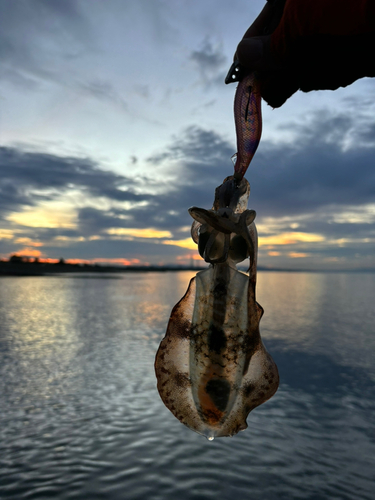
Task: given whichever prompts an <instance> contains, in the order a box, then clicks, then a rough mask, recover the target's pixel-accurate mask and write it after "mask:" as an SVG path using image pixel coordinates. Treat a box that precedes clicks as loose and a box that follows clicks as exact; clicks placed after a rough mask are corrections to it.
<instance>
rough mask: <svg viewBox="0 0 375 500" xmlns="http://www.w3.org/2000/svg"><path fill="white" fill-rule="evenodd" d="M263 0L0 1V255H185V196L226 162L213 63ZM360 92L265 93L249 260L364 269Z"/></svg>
mask: <svg viewBox="0 0 375 500" xmlns="http://www.w3.org/2000/svg"><path fill="white" fill-rule="evenodd" d="M263 4H264V2H263V1H258V0H253V1H252V2H249V1H247V0H231V1H230V2H228V1H227V0H200V1H197V0H63V1H62V0H17V1H10V0H0V23H1V25H0V51H1V71H0V79H1V90H0V102H1V105H0V145H1V147H0V258H8V257H9V256H10V255H12V254H18V255H23V256H29V257H38V258H41V259H43V258H45V259H47V258H49V259H59V258H64V259H65V260H67V261H71V262H80V261H82V262H97V263H113V264H125V265H128V264H141V265H154V264H156V265H167V264H181V265H185V264H190V263H191V262H193V261H194V262H196V265H197V266H199V265H200V262H201V259H200V257H199V255H198V252H197V251H196V245H195V244H194V243H193V241H192V240H191V238H190V226H191V223H192V219H191V217H190V215H189V213H188V211H187V210H188V208H189V207H191V206H193V205H195V206H199V207H202V208H207V209H209V208H211V206H212V202H213V199H214V190H215V187H216V186H218V185H219V184H221V183H222V181H223V179H224V178H225V177H226V176H228V175H231V174H232V173H233V164H232V161H231V156H232V155H233V154H234V153H235V152H236V137H235V128H234V118H233V99H234V93H235V84H232V85H225V84H224V77H225V75H226V73H227V71H228V69H229V66H230V64H231V61H232V58H233V53H234V51H235V48H236V46H237V44H238V42H239V41H240V39H241V38H242V35H243V33H244V32H245V31H246V30H247V28H248V27H249V25H250V24H251V23H252V21H253V20H254V18H255V17H256V16H257V14H258V13H259V11H260V10H261V9H262V7H263ZM374 97H375V79H368V78H365V79H362V80H360V81H357V82H355V83H354V84H353V85H351V86H349V87H347V88H345V89H338V90H337V91H335V92H332V91H319V92H310V93H308V94H305V93H302V92H298V93H297V94H295V95H294V96H293V97H292V98H290V99H289V100H288V101H287V102H286V104H285V105H284V106H283V107H282V108H279V109H275V110H274V109H272V108H270V107H269V106H267V105H266V104H265V103H263V135H262V140H261V143H260V146H259V148H258V151H257V153H256V155H255V157H254V159H253V161H252V163H251V165H250V167H249V169H248V172H247V174H246V178H247V179H248V180H249V182H250V185H251V194H250V199H249V208H251V209H254V210H255V211H256V212H257V216H256V219H255V223H256V225H257V228H258V234H259V245H260V246H259V266H262V267H269V268H281V269H306V270H341V269H342V270H346V269H373V270H375V168H374V163H375V99H374Z"/></svg>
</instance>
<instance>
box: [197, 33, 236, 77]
mask: <svg viewBox="0 0 375 500" xmlns="http://www.w3.org/2000/svg"><path fill="white" fill-rule="evenodd" d="M190 60H191V61H193V62H194V63H195V64H196V65H197V67H198V70H199V73H200V76H201V79H202V82H203V83H204V84H205V85H208V84H212V83H214V84H216V83H220V84H221V85H222V84H223V81H224V72H223V67H224V66H225V64H226V62H227V58H226V57H225V55H224V52H223V47H222V46H221V44H219V43H216V44H214V43H213V42H212V40H210V39H209V38H205V39H204V40H203V41H202V43H201V45H200V47H199V49H196V50H193V51H192V52H191V53H190Z"/></svg>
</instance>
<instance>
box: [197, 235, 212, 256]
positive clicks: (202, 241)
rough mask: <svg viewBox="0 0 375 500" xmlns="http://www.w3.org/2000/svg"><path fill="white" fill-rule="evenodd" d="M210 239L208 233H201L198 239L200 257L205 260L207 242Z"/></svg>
mask: <svg viewBox="0 0 375 500" xmlns="http://www.w3.org/2000/svg"><path fill="white" fill-rule="evenodd" d="M209 238H210V233H209V232H208V231H204V232H203V231H199V237H198V252H199V255H200V256H201V257H202V259H204V250H205V248H206V245H207V242H208V240H209Z"/></svg>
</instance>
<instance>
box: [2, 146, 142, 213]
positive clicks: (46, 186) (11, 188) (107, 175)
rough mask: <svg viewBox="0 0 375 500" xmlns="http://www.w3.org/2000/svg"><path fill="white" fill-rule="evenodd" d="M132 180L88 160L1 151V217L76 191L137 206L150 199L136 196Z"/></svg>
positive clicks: (134, 184) (12, 149)
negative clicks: (66, 192) (75, 189)
mask: <svg viewBox="0 0 375 500" xmlns="http://www.w3.org/2000/svg"><path fill="white" fill-rule="evenodd" d="M135 187H136V183H135V181H134V180H133V179H131V178H128V177H125V176H122V175H119V174H115V173H114V172H110V171H106V170H102V169H100V168H99V167H98V165H97V164H96V163H95V162H93V161H92V160H89V159H84V158H63V157H59V156H55V155H50V154H44V153H31V152H23V151H21V150H18V149H16V148H8V147H1V148H0V214H1V212H2V213H7V212H9V211H11V210H16V209H17V208H18V209H19V208H20V207H21V206H24V205H29V206H33V205H35V204H36V203H37V201H40V199H45V200H52V199H55V198H56V197H57V196H59V195H61V193H62V192H63V191H67V190H71V189H74V188H77V189H79V190H81V191H83V192H84V193H87V194H88V195H90V196H94V197H106V198H109V199H110V200H116V201H131V202H140V201H145V200H148V199H149V198H151V196H150V195H147V194H138V193H137V192H136V191H135V190H134V188H135Z"/></svg>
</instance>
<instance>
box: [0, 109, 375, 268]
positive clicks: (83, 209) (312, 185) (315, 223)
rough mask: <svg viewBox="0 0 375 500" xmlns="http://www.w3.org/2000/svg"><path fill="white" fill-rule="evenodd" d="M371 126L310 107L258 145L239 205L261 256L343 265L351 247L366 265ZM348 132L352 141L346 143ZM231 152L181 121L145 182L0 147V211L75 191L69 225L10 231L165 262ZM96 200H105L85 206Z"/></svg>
mask: <svg viewBox="0 0 375 500" xmlns="http://www.w3.org/2000/svg"><path fill="white" fill-rule="evenodd" d="M291 127H295V125H291ZM373 129H374V122H373V120H371V119H370V118H364V119H362V120H361V121H359V122H357V123H356V122H355V120H351V119H347V120H346V119H345V116H344V115H340V114H332V115H328V114H326V115H325V119H324V123H323V124H322V123H321V122H320V120H319V119H318V117H317V116H316V115H315V114H314V115H312V116H311V117H310V118H308V119H306V123H305V124H304V125H303V126H301V127H300V128H298V129H296V131H295V133H296V140H295V141H294V142H293V143H289V144H279V143H278V144H275V143H271V142H267V141H263V142H262V143H261V146H260V148H259V151H258V152H257V154H256V156H255V158H254V161H253V163H252V164H251V166H250V169H249V172H248V175H247V177H248V178H249V179H250V181H251V185H252V192H251V196H250V202H249V207H250V208H253V209H255V210H256V211H257V213H258V215H257V219H256V223H257V224H258V227H259V230H260V235H261V237H260V244H261V247H260V252H261V256H262V259H265V262H267V259H276V258H277V259H280V262H284V261H283V260H282V259H286V260H285V262H287V259H292V260H294V261H298V262H299V264H298V265H301V264H300V263H301V262H302V261H303V262H307V263H309V262H310V263H311V262H315V263H319V262H322V261H323V260H324V259H326V262H327V265H328V263H329V262H331V264H332V263H333V262H339V263H340V264H342V262H343V259H344V260H345V259H346V261H347V262H349V261H350V258H351V257H353V256H354V255H355V254H356V255H357V256H360V258H361V259H362V260H363V262H368V263H372V260H371V259H373V258H372V257H371V254H374V253H375V252H374V248H375V203H374V200H375V197H374V194H375V171H374V168H373V165H374V156H375V145H374V144H373V137H372V131H373ZM360 131H361V132H360ZM348 135H350V137H351V138H352V139H353V140H352V141H351V142H349V143H348V141H347V140H346V139H345V137H347V136H348ZM233 148H234V146H233V145H232V144H231V143H230V142H229V141H228V140H227V139H225V138H224V137H222V136H220V135H219V134H218V133H216V132H214V131H213V130H204V129H202V128H199V127H197V126H192V127H188V128H187V129H185V130H183V131H182V132H181V133H180V134H178V135H176V136H175V137H173V139H172V140H171V143H170V144H169V145H168V146H167V147H166V148H164V150H161V151H159V152H157V153H155V154H154V155H152V156H151V157H149V158H148V159H147V161H146V162H147V164H148V165H153V166H154V167H155V168H158V171H159V172H164V173H165V177H164V182H163V183H156V184H155V179H148V178H147V177H143V178H142V179H132V178H129V177H126V176H123V175H120V174H116V173H114V172H110V171H107V170H104V169H103V168H101V167H100V165H99V164H98V163H96V162H95V161H93V160H91V159H88V158H63V157H58V156H54V155H47V154H44V153H37V152H32V153H30V152H24V151H21V150H19V149H16V148H1V149H0V176H1V177H0V178H1V181H0V192H1V197H0V214H2V215H3V217H4V216H6V215H7V214H9V213H10V212H12V213H13V214H14V213H17V211H18V212H21V211H22V210H23V211H24V210H25V206H26V207H27V206H28V207H33V206H35V207H41V206H44V205H43V204H46V203H53V202H55V201H56V200H57V199H59V200H61V196H62V194H64V193H65V194H66V195H67V196H68V195H69V193H70V192H71V191H72V190H75V191H77V192H78V193H81V194H80V195H79V196H80V197H81V202H80V204H79V206H75V207H74V210H75V214H76V225H75V226H74V227H68V225H67V227H65V228H62V227H60V228H56V227H53V224H50V227H35V228H33V231H32V232H30V229H28V228H26V227H25V228H24V231H23V232H22V233H19V234H18V233H17V237H18V238H31V239H32V241H41V242H44V244H45V245H46V246H45V248H44V249H43V251H46V250H45V249H46V248H47V249H48V248H49V249H51V251H52V249H53V248H55V250H56V248H59V246H61V245H64V248H66V249H67V251H68V249H69V252H68V253H69V255H67V257H70V258H73V257H74V255H72V252H74V249H75V251H77V252H87V253H88V255H87V257H86V256H85V255H82V253H80V254H79V256H81V257H83V258H94V257H95V258H99V257H101V255H100V251H103V252H105V253H104V254H103V256H108V257H111V258H119V257H121V255H120V250H119V249H120V248H122V250H123V251H125V249H128V250H127V251H129V252H130V255H129V256H128V255H126V257H129V258H130V257H132V258H137V256H136V254H137V251H136V249H137V248H138V252H140V253H141V254H142V255H145V256H146V255H147V256H150V255H154V256H156V255H158V258H161V257H162V256H163V255H165V256H166V258H167V257H168V256H169V257H170V258H174V257H173V256H175V257H176V256H178V255H181V252H184V250H182V249H185V253H187V252H188V251H191V246H190V245H189V244H188V242H189V238H190V236H189V226H190V224H191V218H190V216H189V214H188V212H187V209H188V207H190V206H192V205H196V206H200V207H204V208H210V207H211V206H212V202H213V199H214V190H215V187H216V186H217V185H219V184H220V183H221V182H222V180H223V179H224V178H225V177H226V176H227V175H230V174H231V173H232V171H233V166H232V164H231V160H230V156H231V155H232V154H233V152H234V149H233ZM100 199H105V200H106V203H104V204H103V203H98V202H95V200H100ZM34 212H35V210H34ZM34 212H31V213H34ZM37 212H38V211H36V212H35V214H37ZM35 214H34V215H35ZM9 220H12V219H9V218H8V221H9ZM13 220H14V221H17V220H20V219H19V218H18V216H16V217H14V216H13ZM14 227H16V226H14ZM8 228H9V226H8ZM182 228H183V229H182ZM7 230H8V231H9V230H10V229H7ZM9 235H10V233H7V235H6V236H7V237H6V238H3V247H4V248H5V247H7V248H9V247H10V245H11V241H10V238H9ZM20 241H21V240H20ZM119 242H120V243H122V244H123V245H124V246H123V247H121V245H120V243H119ZM4 245H5V246H4ZM106 245H107V246H106ZM119 245H120V246H119ZM29 246H30V245H29ZM161 247H162V248H161ZM179 247H180V248H179ZM167 248H168V250H166V249H167ZM94 249H95V251H94ZM115 249H116V250H115ZM164 249H165V250H164ZM163 252H164V253H163ZM178 252H180V254H178ZM155 258H156V257H155ZM353 258H354V257H353ZM358 258H359V257H358ZM314 259H316V260H314ZM327 259H328V260H327ZM332 259H337V260H336V261H333V260H332ZM340 259H341V260H340ZM373 260H374V259H373ZM374 262H375V260H374ZM306 265H308V264H306ZM369 265H370V264H369ZM371 265H372V264H371Z"/></svg>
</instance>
